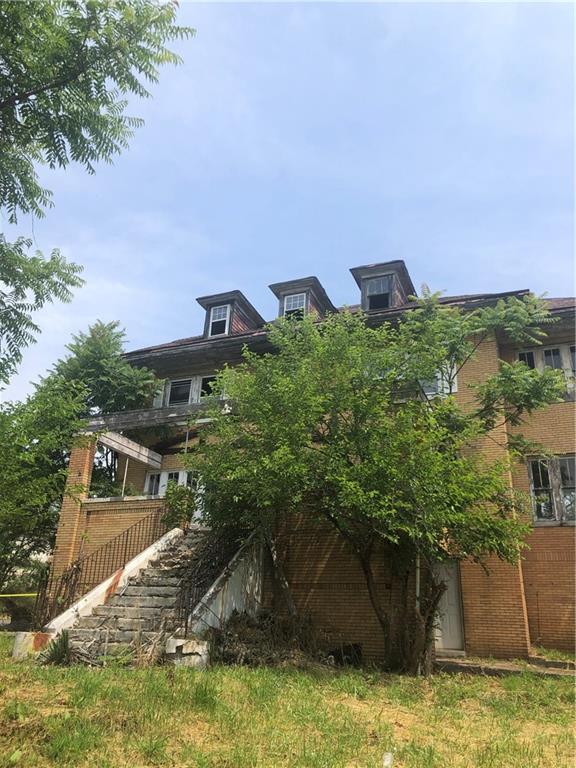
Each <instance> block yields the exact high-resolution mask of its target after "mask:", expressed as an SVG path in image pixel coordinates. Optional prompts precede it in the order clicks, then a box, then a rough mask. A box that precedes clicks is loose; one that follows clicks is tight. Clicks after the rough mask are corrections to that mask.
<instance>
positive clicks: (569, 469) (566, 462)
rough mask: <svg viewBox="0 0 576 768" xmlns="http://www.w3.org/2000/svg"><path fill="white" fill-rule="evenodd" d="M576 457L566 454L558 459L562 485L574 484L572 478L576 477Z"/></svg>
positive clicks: (569, 485)
mask: <svg viewBox="0 0 576 768" xmlns="http://www.w3.org/2000/svg"><path fill="white" fill-rule="evenodd" d="M575 464H576V458H575V457H574V456H566V457H565V458H563V459H560V477H561V479H562V486H568V487H571V486H574V484H575V483H574V478H575V477H576V468H575Z"/></svg>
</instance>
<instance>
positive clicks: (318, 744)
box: [0, 633, 574, 768]
mask: <svg viewBox="0 0 576 768" xmlns="http://www.w3.org/2000/svg"><path fill="white" fill-rule="evenodd" d="M10 651H11V639H10V638H9V637H7V636H6V635H4V636H3V635H2V634H1V633H0V767H4V766H10V768H12V766H26V768H28V766H40V767H42V768H43V767H44V766H74V767H75V768H76V767H77V766H80V767H81V766H86V767H88V766H91V767H92V766H95V767H96V768H124V766H126V767H127V766H130V768H148V767H149V766H174V767H175V766H179V767H181V766H186V767H190V768H249V767H250V768H283V767H285V766H295V767H296V766H297V767H298V768H300V767H301V768H338V767H340V766H342V768H344V767H347V768H380V767H381V766H382V758H383V754H384V752H388V751H389V752H393V753H394V763H393V765H394V768H435V767H436V766H437V767H438V768H444V767H445V766H450V767H451V768H452V767H454V768H464V767H468V766H470V767H471V766H474V767H475V768H476V767H477V768H540V767H541V768H545V767H546V768H548V766H554V768H564V766H566V768H568V766H572V765H573V764H574V744H573V739H572V722H573V693H574V691H573V683H572V681H571V680H570V679H569V678H563V679H554V678H543V677H536V676H535V675H532V674H530V673H526V674H524V675H521V676H514V677H512V676H510V677H504V678H488V677H479V676H468V675H437V676H435V677H433V678H432V679H430V680H422V679H414V678H405V677H400V676H397V675H384V674H382V673H379V672H367V671H358V670H345V671H326V672H314V673H312V672H302V671H297V670H293V669H247V668H242V667H214V668H212V669H210V670H206V671H195V670H189V669H183V668H174V667H156V668H151V669H138V670H131V669H123V668H106V669H88V668H84V667H76V668H70V669H65V668H55V667H54V668H52V667H39V666H36V665H35V664H34V663H33V662H23V663H19V664H15V663H13V662H12V661H11V660H10V658H9V656H10Z"/></svg>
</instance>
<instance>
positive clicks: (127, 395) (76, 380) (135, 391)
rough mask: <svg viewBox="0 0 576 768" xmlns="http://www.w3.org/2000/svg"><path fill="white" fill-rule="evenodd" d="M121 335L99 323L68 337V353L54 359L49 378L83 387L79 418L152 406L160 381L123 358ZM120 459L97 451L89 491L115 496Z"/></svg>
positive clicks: (117, 327)
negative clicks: (70, 339)
mask: <svg viewBox="0 0 576 768" xmlns="http://www.w3.org/2000/svg"><path fill="white" fill-rule="evenodd" d="M125 338H126V334H125V331H124V330H123V329H122V328H120V325H119V323H118V322H111V323H103V322H102V321H100V320H98V321H96V323H94V325H92V326H90V328H89V329H88V332H87V333H83V332H81V333H78V334H77V335H75V336H73V337H72V341H71V342H70V344H68V345H67V346H66V349H67V350H68V351H69V352H70V354H69V355H68V356H67V357H65V358H63V359H62V360H58V362H57V363H56V364H55V365H54V367H53V369H52V372H51V373H50V375H49V377H48V379H50V378H52V377H56V378H57V379H59V380H62V381H66V382H69V383H70V384H71V385H72V386H78V385H80V386H83V387H84V392H85V397H84V403H83V408H82V415H83V416H96V415H98V414H100V413H113V412H115V411H124V410H133V409H137V408H143V407H145V406H147V405H150V403H151V401H152V399H153V397H154V395H155V393H156V392H157V391H158V386H159V383H160V382H159V380H158V379H157V378H156V376H155V374H154V373H153V372H152V371H150V370H148V369H147V368H136V367H134V366H132V365H130V364H129V363H127V362H126V360H125V359H124V357H123V351H124V341H125ZM117 467H118V457H117V456H116V454H115V453H114V452H113V451H111V450H109V449H103V450H100V451H99V452H98V453H97V455H96V463H95V467H94V474H93V479H92V489H93V490H94V491H95V492H96V493H98V494H99V495H102V496H114V495H117V492H116V479H117V478H116V471H117Z"/></svg>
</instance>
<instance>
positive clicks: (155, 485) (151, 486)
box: [148, 473, 160, 496]
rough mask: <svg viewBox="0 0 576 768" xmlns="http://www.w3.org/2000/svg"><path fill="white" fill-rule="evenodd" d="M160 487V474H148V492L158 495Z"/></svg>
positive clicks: (151, 494)
mask: <svg viewBox="0 0 576 768" xmlns="http://www.w3.org/2000/svg"><path fill="white" fill-rule="evenodd" d="M159 488H160V474H159V473H158V474H154V475H148V493H149V495H150V496H157V495H158V490H159Z"/></svg>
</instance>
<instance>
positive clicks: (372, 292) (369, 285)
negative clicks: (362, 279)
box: [366, 275, 392, 309]
mask: <svg viewBox="0 0 576 768" xmlns="http://www.w3.org/2000/svg"><path fill="white" fill-rule="evenodd" d="M391 289H392V277H391V276H390V275H383V276H382V277H372V278H370V279H369V280H366V308H367V309H387V308H388V307H389V306H390V292H391Z"/></svg>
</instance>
